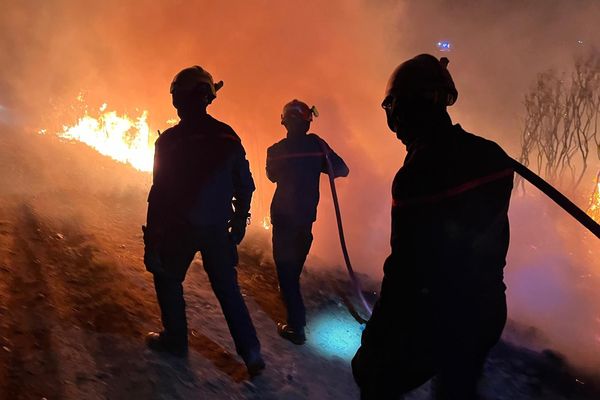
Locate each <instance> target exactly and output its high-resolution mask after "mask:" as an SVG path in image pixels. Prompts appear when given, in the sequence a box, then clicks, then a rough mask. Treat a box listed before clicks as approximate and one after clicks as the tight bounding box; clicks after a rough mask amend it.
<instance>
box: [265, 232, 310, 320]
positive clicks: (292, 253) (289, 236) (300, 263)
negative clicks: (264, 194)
mask: <svg viewBox="0 0 600 400" xmlns="http://www.w3.org/2000/svg"><path fill="white" fill-rule="evenodd" d="M312 240H313V236H312V223H309V224H304V225H288V224H280V225H273V258H274V260H275V266H276V268H277V276H278V278H279V288H280V290H281V297H282V298H283V302H284V304H285V307H286V310H287V323H288V325H289V326H290V328H292V329H293V330H294V331H296V332H304V326H306V310H305V308H304V301H303V299H302V293H301V291H300V274H301V273H302V269H303V267H304V262H305V261H306V256H307V255H308V252H309V251H310V246H311V244H312Z"/></svg>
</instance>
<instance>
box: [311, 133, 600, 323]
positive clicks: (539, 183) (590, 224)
mask: <svg viewBox="0 0 600 400" xmlns="http://www.w3.org/2000/svg"><path fill="white" fill-rule="evenodd" d="M319 144H320V145H321V149H322V151H323V153H324V155H325V161H326V163H327V175H328V176H329V186H330V188H331V197H332V198H333V206H334V208H335V218H336V221H337V227H338V234H339V237H340V245H341V247H342V253H343V255H344V261H345V263H346V269H347V270H348V275H349V276H350V281H351V282H352V287H353V288H354V291H355V293H356V296H357V297H358V298H359V299H360V301H361V303H362V305H363V307H364V309H365V310H366V311H367V313H368V315H369V317H370V315H371V313H372V311H373V309H372V307H371V305H370V304H369V303H368V301H367V299H366V298H365V296H364V294H363V291H362V287H361V284H360V280H359V279H358V277H357V276H356V273H355V272H354V269H353V268H352V263H351V262H350V255H349V254H348V247H347V246H346V239H345V236H344V227H343V224H342V213H341V211H340V204H339V200H338V195H337V190H336V187H335V182H334V179H335V173H334V170H333V164H332V162H331V158H330V154H331V150H330V149H329V147H328V146H327V144H326V143H325V142H324V141H323V140H319ZM510 162H511V164H512V167H513V169H514V171H515V172H516V173H517V174H519V175H521V177H523V178H524V179H525V180H527V181H528V182H529V183H531V184H532V185H533V186H535V187H536V188H538V189H539V190H540V191H541V192H542V193H544V194H545V195H546V196H548V197H549V198H550V199H552V200H553V201H554V202H555V203H556V204H557V205H559V206H560V207H561V208H562V209H563V210H565V211H566V212H567V213H569V215H571V216H572V217H573V218H575V220H577V222H579V223H580V224H581V225H583V226H584V227H585V228H587V229H588V230H589V231H590V232H592V234H593V235H595V236H596V237H597V238H600V224H598V223H597V222H596V221H594V220H593V219H592V218H591V217H590V216H589V215H587V214H586V213H585V211H583V210H582V209H581V208H579V207H577V206H576V205H575V203H573V202H572V201H571V200H569V199H568V198H567V197H566V196H565V195H563V194H562V193H561V192H559V191H558V190H557V189H556V188H555V187H554V186H552V185H550V184H549V183H548V182H546V181H545V180H544V179H542V178H541V177H540V176H539V175H537V174H536V173H535V172H533V171H531V170H530V169H529V168H527V167H526V166H525V165H523V164H521V163H520V162H518V161H517V160H515V159H513V158H510Z"/></svg>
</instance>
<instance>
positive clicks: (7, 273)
mask: <svg viewBox="0 0 600 400" xmlns="http://www.w3.org/2000/svg"><path fill="white" fill-rule="evenodd" d="M0 140H1V143H0V144H1V148H0V168H1V169H0V171H2V172H0V399H11V400H12V399H38V400H39V399H47V400H54V399H192V398H193V399H288V400H291V399H318V400H320V399H358V390H357V388H356V386H355V384H354V382H353V379H352V375H351V371H350V367H349V362H348V357H347V356H346V355H345V354H344V355H341V354H337V355H336V354H335V351H336V350H335V349H342V347H343V346H342V345H345V344H348V345H349V346H352V345H353V343H341V342H343V341H345V340H347V341H352V340H355V339H356V337H358V336H359V335H360V325H359V324H358V323H356V322H353V320H352V318H351V317H350V316H349V315H350V314H349V312H348V309H347V307H346V305H345V296H347V295H348V285H347V281H346V277H345V275H344V274H343V271H341V270H340V269H335V268H331V269H324V270H320V269H314V268H311V266H310V265H309V266H308V267H307V271H306V273H305V274H304V277H303V289H304V293H305V296H306V299H307V308H308V314H309V315H308V317H309V321H310V322H309V327H308V328H309V329H308V334H309V342H308V343H307V345H306V346H303V347H298V346H294V345H292V344H290V343H288V342H286V341H283V340H281V339H280V338H279V337H278V336H277V334H276V332H275V321H278V320H281V319H282V318H283V317H284V313H283V308H282V305H281V301H280V299H279V295H278V291H277V282H276V275H275V270H274V266H273V263H272V260H271V259H270V256H269V243H268V242H269V240H268V234H267V232H264V231H262V230H260V229H259V228H253V229H251V230H250V231H249V233H248V236H247V239H246V240H245V241H244V243H243V245H242V246H241V247H240V265H239V268H238V270H239V279H240V285H241V287H242V290H243V294H244V296H245V299H246V301H247V304H248V307H249V309H250V312H251V315H252V317H253V319H254V322H255V325H256V327H257V331H258V334H259V338H260V340H261V342H262V346H263V351H264V356H265V360H266V362H267V370H266V371H265V373H264V374H263V375H262V376H260V377H258V378H255V379H254V380H252V381H249V380H248V377H247V374H246V371H245V368H244V365H243V363H242V362H241V360H240V359H239V358H238V357H237V355H236V354H235V351H234V349H233V344H232V341H231V339H230V336H229V333H228V331H227V326H226V324H225V321H224V318H223V317H222V315H221V312H220V309H219V306H218V303H217V302H216V299H215V297H214V295H213V294H212V292H211V290H210V286H209V284H208V280H207V277H206V275H205V274H204V272H203V271H202V267H201V259H200V258H197V259H196V260H195V261H194V265H193V266H192V268H191V269H190V272H189V274H188V278H187V280H186V284H185V290H186V301H187V304H188V318H189V326H190V329H191V332H190V338H191V352H190V356H189V359H188V360H186V361H182V360H180V359H174V358H172V357H169V356H165V355H158V354H154V353H152V352H150V351H149V350H147V349H146V348H145V346H144V342H143V338H144V335H145V333H146V332H148V331H150V330H155V329H158V328H159V326H160V321H159V313H158V307H157V305H156V301H155V297H154V292H153V287H152V282H151V279H150V278H151V277H150V275H149V274H148V273H146V272H145V269H144V266H143V263H142V243H141V232H140V225H141V224H142V223H143V222H144V217H145V215H144V213H145V195H146V193H145V190H146V189H147V187H148V184H149V177H148V176H147V174H142V173H138V172H135V171H133V170H131V169H130V168H128V167H126V166H124V165H120V164H117V163H114V162H113V161H111V160H108V159H106V158H104V157H101V156H98V155H96V154H95V153H94V152H93V151H92V150H90V149H88V148H86V147H85V146H83V145H71V144H67V143H62V142H60V141H58V140H57V139H55V138H49V137H42V136H35V135H33V134H28V133H27V134H26V133H22V132H18V131H15V130H14V129H9V128H6V127H0ZM377 285H378V283H377V282H368V283H367V286H368V287H370V288H376V287H377ZM323 316H326V317H327V318H329V319H331V320H332V321H334V323H335V324H337V325H341V324H342V322H344V321H348V320H350V323H349V324H348V325H347V327H346V328H343V329H345V330H346V332H345V333H347V335H346V336H338V337H337V338H333V339H329V340H330V341H333V345H334V346H333V348H334V354H331V353H327V352H326V351H324V350H323V346H324V344H327V343H325V342H326V341H327V340H325V342H323V340H321V338H320V335H322V331H321V330H320V329H321V328H320V327H319V326H317V325H316V321H318V320H320V319H323V318H322V317H323ZM311 337H312V338H311ZM336 346H338V347H336ZM344 349H345V348H344ZM340 351H341V350H340ZM344 351H346V350H344ZM594 382H595V381H594V380H591V378H588V377H584V374H578V373H576V372H574V371H572V370H570V369H569V367H568V366H567V364H566V363H565V362H564V361H563V360H562V359H561V357H560V356H558V355H556V354H554V353H552V352H545V353H536V352H533V351H529V350H525V349H520V348H517V347H514V346H512V345H509V344H506V343H501V344H499V345H498V346H497V348H496V349H494V352H493V353H492V355H491V357H490V360H489V362H488V364H487V366H486V374H485V378H484V381H483V382H482V392H483V394H484V395H485V396H486V398H489V399H598V398H600V396H599V393H600V392H598V391H597V388H598V386H597V385H596V384H595V383H594ZM427 396H428V388H427V386H426V387H423V388H421V389H419V390H417V391H416V392H415V393H412V394H411V395H410V396H408V398H409V399H414V400H417V399H425V398H427Z"/></svg>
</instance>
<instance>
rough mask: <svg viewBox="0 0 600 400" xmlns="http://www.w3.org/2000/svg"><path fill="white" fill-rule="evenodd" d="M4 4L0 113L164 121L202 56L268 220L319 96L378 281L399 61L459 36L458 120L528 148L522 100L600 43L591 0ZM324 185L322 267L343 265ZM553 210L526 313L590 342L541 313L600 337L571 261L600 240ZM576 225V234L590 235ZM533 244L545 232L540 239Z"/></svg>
mask: <svg viewBox="0 0 600 400" xmlns="http://www.w3.org/2000/svg"><path fill="white" fill-rule="evenodd" d="M0 1H1V2H2V4H1V8H2V10H3V12H2V13H1V15H0V35H1V37H2V38H3V40H2V41H1V42H0V67H1V70H2V72H3V73H2V76H0V105H1V106H2V108H0V111H1V113H2V114H0V118H2V119H3V120H6V119H7V118H8V116H7V115H8V114H7V112H8V111H5V110H10V113H11V114H10V115H11V116H10V118H11V120H12V121H19V123H20V124H22V126H23V127H24V129H27V130H30V131H31V132H35V131H37V129H39V128H41V127H44V128H48V129H49V131H50V130H51V129H52V128H53V127H54V128H56V129H59V128H60V127H61V126H62V124H68V123H72V122H73V121H74V119H75V118H78V117H80V116H81V109H78V108H76V107H75V108H73V107H72V105H73V104H74V103H75V99H76V98H77V97H78V96H79V95H80V93H84V95H85V99H86V102H87V103H88V104H89V105H90V107H94V106H99V105H100V104H102V103H104V102H107V103H108V104H109V105H110V107H111V108H113V109H116V110H118V111H120V112H128V113H131V114H135V113H137V112H139V110H142V109H147V110H149V123H150V125H151V127H152V128H153V129H161V130H162V129H164V128H165V127H166V126H167V124H166V123H165V121H166V120H167V119H170V118H173V117H174V116H175V112H174V109H173V108H172V106H171V104H170V96H169V94H168V87H169V83H170V80H171V79H172V77H173V75H174V74H175V73H176V72H177V71H178V70H180V69H181V68H183V67H186V66H189V65H193V64H199V65H202V66H203V67H205V68H206V69H207V70H208V71H210V72H211V73H212V74H213V76H214V77H215V79H217V80H221V79H222V80H224V82H225V86H224V87H223V89H222V90H221V91H220V92H219V97H218V98H217V100H216V101H215V102H214V104H213V105H212V106H211V107H210V108H209V112H211V113H212V114H213V115H215V116H216V117H217V118H219V119H221V120H223V121H225V122H227V123H229V124H231V125H232V126H233V128H234V129H236V131H237V132H238V133H239V134H240V136H241V137H242V140H243V143H244V145H245V147H246V150H247V152H248V158H249V159H250V162H251V168H252V171H253V174H254V177H255V180H256V183H257V186H258V190H257V193H256V196H255V200H254V203H253V210H252V212H253V214H254V216H255V220H256V219H260V218H261V217H262V216H264V215H267V214H268V207H269V203H270V199H271V196H272V193H273V191H274V185H273V184H271V183H270V182H269V181H268V180H267V179H266V177H265V174H264V164H265V155H266V154H265V153H266V148H267V147H268V146H269V145H271V144H273V143H274V142H276V141H278V140H280V139H281V138H283V137H284V134H285V131H284V130H283V127H282V126H281V125H280V124H279V115H280V113H281V108H282V106H283V104H285V103H286V102H287V101H289V100H291V99H293V98H298V99H301V100H304V101H306V102H307V103H309V104H310V105H312V104H315V105H316V106H317V107H318V108H319V110H320V112H321V116H320V117H319V118H317V119H316V120H315V122H314V123H313V126H312V131H314V132H316V133H318V134H319V135H321V136H322V137H323V138H325V139H326V140H327V141H328V142H329V143H330V144H331V146H332V147H333V148H334V149H335V150H336V151H337V152H338V154H340V155H341V156H342V157H344V158H345V160H346V161H347V163H348V164H349V166H350V170H351V172H350V176H349V177H348V178H347V179H340V180H338V181H337V182H338V185H339V187H338V190H339V192H340V193H339V194H340V198H341V203H342V212H343V214H344V219H345V227H346V229H347V232H346V237H347V238H348V240H349V246H350V251H351V256H352V257H353V260H354V263H355V267H356V268H357V269H358V270H360V271H363V272H367V273H369V274H371V275H372V276H374V277H377V278H379V277H381V274H382V271H381V266H382V263H383V260H384V258H385V256H386V255H387V252H388V238H389V209H390V205H391V199H390V189H389V187H390V184H391V181H392V178H393V175H394V174H395V172H396V171H397V169H398V168H399V167H400V166H401V164H402V161H403V158H404V154H405V151H404V148H403V146H402V145H401V143H400V142H398V141H397V140H396V138H395V137H394V136H393V135H392V134H391V133H390V132H389V131H388V130H387V127H386V125H385V119H384V114H383V111H382V110H381V108H380V107H379V104H380V103H381V100H382V97H383V90H384V88H385V85H386V81H387V78H388V76H389V74H390V72H391V71H392V70H393V68H394V67H395V66H396V65H397V64H398V63H400V62H401V61H403V60H405V59H407V58H409V57H412V56H414V55H416V54H419V53H423V52H429V53H432V54H436V55H438V56H440V55H442V54H441V53H440V52H439V51H438V49H437V47H436V43H437V42H438V41H440V40H448V41H450V42H451V43H452V48H453V50H452V51H451V52H449V53H447V54H444V55H445V56H448V57H449V58H450V66H449V69H450V71H451V72H452V74H453V76H454V80H455V82H456V84H457V87H458V90H459V93H460V94H459V99H458V102H457V104H456V105H455V106H453V107H452V108H451V109H450V110H449V111H450V113H451V115H452V117H453V119H454V120H455V121H456V122H460V123H461V124H462V126H463V127H464V128H465V129H466V130H468V131H471V132H474V133H477V134H479V135H481V136H484V137H486V138H489V139H492V140H495V141H497V142H498V143H499V144H500V145H502V146H503V147H504V148H505V149H506V150H507V152H508V153H509V154H511V155H513V156H516V155H518V153H519V136H520V130H521V125H520V124H521V120H520V118H521V113H522V99H523V94H524V93H525V91H526V90H527V89H528V87H529V85H530V84H531V83H532V81H533V79H534V77H535V75H536V74H537V73H538V72H541V71H543V70H546V69H548V68H555V69H557V70H564V69H566V68H568V67H569V66H570V65H571V64H572V59H573V57H574V55H575V54H577V53H578V52H579V51H582V50H584V49H585V48H588V47H591V46H593V45H596V46H597V45H598V43H597V42H598V38H600V35H599V30H600V29H599V28H598V24H597V21H596V16H597V15H598V14H599V12H600V4H599V3H598V2H595V1H591V0H590V1H572V2H566V1H564V2H561V1H558V0H554V1H542V0H538V1H530V2H496V1H491V0H488V1H469V0H463V1H453V2H449V1H441V0H440V1H427V2H409V1H402V2H394V1H378V2H367V1H360V0H350V1H346V0H344V1H342V0H338V1H327V2H323V1H316V0H307V1H302V2H298V1H280V2H274V1H271V2H269V1H256V2H242V1H239V2H218V1H208V0H206V1H195V2H194V1H168V2H167V1H155V2H135V1H130V2H123V1H117V0H106V1H101V2H77V1H67V0H54V1H46V2H37V1H23V2H11V1H9V0H0ZM0 134H1V133H0ZM592 167H594V166H592ZM592 169H593V168H592ZM322 183H323V185H322V195H321V198H322V200H321V205H320V207H319V220H318V222H317V223H316V225H315V243H314V246H313V251H312V253H313V254H314V255H315V258H314V259H313V262H315V263H320V262H322V263H326V264H333V265H339V264H341V255H340V254H339V252H338V250H337V236H336V235H337V232H336V228H335V223H334V219H333V213H332V205H331V201H330V199H329V198H330V197H329V195H328V188H327V186H326V185H325V179H323V182H322ZM143 184H144V185H147V182H146V181H144V182H143ZM590 188H591V187H590ZM530 190H532V189H530ZM582 205H583V204H582ZM547 207H549V206H548V205H547V204H546V203H544V200H542V199H540V198H533V199H532V198H518V197H515V199H514V200H513V206H512V210H511V223H512V227H513V241H512V245H511V250H510V255H509V260H508V261H509V264H508V267H507V281H508V283H509V292H508V293H509V299H510V305H511V316H514V317H517V318H519V320H521V321H523V322H524V323H525V324H527V323H531V324H534V325H536V326H538V327H540V329H541V330H542V331H544V332H561V335H562V336H563V337H562V339H564V340H562V341H561V340H559V339H553V343H559V342H560V343H561V344H560V346H562V347H561V348H562V349H566V350H565V351H571V350H572V349H573V348H575V347H577V346H574V345H573V346H568V345H566V344H565V343H571V344H572V343H575V342H576V340H578V338H577V336H576V335H570V334H569V332H567V331H568V329H566V328H565V329H562V328H560V327H558V326H557V324H555V322H556V320H557V318H555V316H554V315H552V312H549V313H548V315H547V317H544V318H542V317H541V315H542V314H543V315H546V314H544V313H541V314H540V313H539V312H538V311H539V309H538V308H536V307H538V306H539V307H541V308H543V307H548V308H547V309H548V310H556V309H562V310H565V311H564V315H573V316H574V317H573V319H572V321H574V323H577V324H581V331H586V332H592V331H593V332H598V333H600V328H599V327H598V326H597V324H598V323H597V321H596V320H595V319H594V318H595V317H591V315H592V314H593V312H592V311H591V310H592V309H594V310H598V308H597V307H596V305H597V304H598V298H599V296H598V295H596V294H594V293H592V292H591V291H588V290H587V289H586V290H582V288H581V285H580V284H579V283H580V282H581V281H579V280H578V279H577V278H576V276H577V274H575V273H574V272H573V268H574V267H573V266H574V265H576V266H577V271H579V269H581V270H582V271H585V274H592V275H593V276H594V279H596V278H597V277H598V273H599V272H598V271H599V269H598V268H600V266H598V265H597V262H596V261H595V258H594V257H593V256H589V255H588V254H587V253H586V254H585V255H584V256H582V258H578V257H579V256H578V255H573V256H571V255H570V253H574V254H575V253H578V252H583V251H585V252H587V251H588V250H589V251H591V252H592V253H593V254H597V252H598V243H597V241H596V242H594V240H588V242H590V243H589V246H588V248H586V249H585V250H584V248H583V247H581V246H578V245H577V244H576V242H577V240H575V239H573V238H571V239H568V240H567V239H565V238H569V236H571V235H569V234H567V233H566V231H559V232H558V233H555V232H556V229H557V227H559V228H560V226H561V222H560V221H561V220H560V218H559V216H558V215H560V214H557V215H555V214H551V215H549V216H548V215H544V214H540V212H539V210H540V209H545V208H547ZM534 211H535V212H534ZM541 227H543V228H544V229H540V228H541ZM572 229H573V232H575V233H573V237H580V236H581V235H582V231H581V230H577V229H576V228H572ZM525 232H527V234H525ZM569 232H570V231H569ZM531 238H537V239H539V243H537V242H536V243H537V244H532V246H535V249H533V248H532V247H531V246H530V245H529V244H530V243H531V240H530V239H531ZM525 243H527V244H525ZM332 249H335V250H332ZM574 277H575V278H574ZM592 280H593V279H588V281H590V282H591V281H592ZM596 281H597V280H596ZM596 281H594V282H596ZM596 288H598V286H596ZM534 294H535V295H534ZM552 302H558V303H559V305H557V303H552ZM561 304H562V306H561ZM551 305H552V306H551ZM563 306H564V307H563ZM561 307H562V308H561ZM594 307H596V308H594ZM588 317H590V319H588ZM560 318H561V319H564V318H566V317H562V316H561V317H560ZM560 324H563V322H562V321H561V322H560ZM564 326H567V325H564ZM563 333H564V335H563ZM589 346H591V347H593V346H596V347H593V349H595V350H594V351H595V352H594V351H592V350H590V351H589V352H588V355H589V354H591V353H593V354H594V357H596V360H600V356H599V355H598V343H596V344H590V345H589ZM578 355H579V353H578ZM583 358H586V357H583ZM586 359H589V357H587V358H586Z"/></svg>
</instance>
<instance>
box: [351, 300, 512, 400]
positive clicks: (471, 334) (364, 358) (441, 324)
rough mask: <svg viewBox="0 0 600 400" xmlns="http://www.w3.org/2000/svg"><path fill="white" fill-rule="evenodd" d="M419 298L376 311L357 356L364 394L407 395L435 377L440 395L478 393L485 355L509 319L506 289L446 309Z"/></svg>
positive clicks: (453, 399)
mask: <svg viewBox="0 0 600 400" xmlns="http://www.w3.org/2000/svg"><path fill="white" fill-rule="evenodd" d="M416 304H418V303H412V307H411V309H410V310H396V312H395V313H394V315H385V314H388V311H389V312H392V309H391V308H390V309H389V310H386V309H384V307H379V306H376V308H375V310H374V311H373V316H372V317H371V320H369V322H368V323H367V327H366V328H365V331H364V332H363V338H362V345H361V347H360V348H359V350H358V351H357V353H356V355H355V356H354V359H353V360H352V371H353V374H354V379H355V381H356V382H357V384H358V386H359V387H360V390H361V400H387V399H395V400H397V399H401V398H403V397H402V395H404V394H406V393H408V392H410V391H412V390H413V389H416V388H418V387H419V386H421V385H423V384H424V383H426V382H427V381H428V380H430V379H431V378H434V377H435V379H434V380H433V382H432V383H433V386H432V387H433V392H434V398H435V399H438V400H475V399H477V398H478V397H477V384H478V381H479V379H480V377H481V374H482V372H483V366H484V363H485V359H486V357H487V354H488V352H489V350H490V349H491V348H492V347H493V346H494V345H495V344H496V343H497V342H498V340H499V339H500V335H501V333H502V329H503V328H504V324H505V322H506V300H505V297H504V293H501V294H500V293H497V294H495V295H493V296H490V298H487V299H480V301H479V302H476V303H471V304H469V305H468V306H467V307H465V308H464V309H455V310H448V309H447V308H446V309H444V312H443V315H439V314H438V315H436V314H437V312H436V311H435V310H432V309H431V307H429V306H425V307H423V308H420V307H419V306H417V305H416ZM390 320H394V321H395V322H393V323H390V322H389V321H390ZM369 325H370V326H369Z"/></svg>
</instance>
